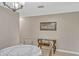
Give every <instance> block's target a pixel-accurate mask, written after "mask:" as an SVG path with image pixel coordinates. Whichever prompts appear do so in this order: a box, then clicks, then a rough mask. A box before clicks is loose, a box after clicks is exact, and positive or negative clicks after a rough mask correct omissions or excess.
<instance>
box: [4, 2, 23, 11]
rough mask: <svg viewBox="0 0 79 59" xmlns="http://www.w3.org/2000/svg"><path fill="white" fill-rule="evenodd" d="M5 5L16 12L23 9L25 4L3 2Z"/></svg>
mask: <svg viewBox="0 0 79 59" xmlns="http://www.w3.org/2000/svg"><path fill="white" fill-rule="evenodd" d="M3 5H4V6H5V7H7V8H9V9H11V10H12V11H13V12H15V11H17V10H19V9H22V8H23V6H24V2H3Z"/></svg>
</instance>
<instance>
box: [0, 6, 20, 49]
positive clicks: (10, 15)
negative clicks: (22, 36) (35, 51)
mask: <svg viewBox="0 0 79 59" xmlns="http://www.w3.org/2000/svg"><path fill="white" fill-rule="evenodd" d="M18 34H19V14H18V13H15V12H12V11H10V10H8V9H6V8H3V7H0V49H2V48H6V47H9V46H12V45H16V44H18V43H19V35H18Z"/></svg>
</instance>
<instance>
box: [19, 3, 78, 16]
mask: <svg viewBox="0 0 79 59" xmlns="http://www.w3.org/2000/svg"><path fill="white" fill-rule="evenodd" d="M38 6H44V8H38ZM75 11H79V2H26V3H25V5H24V7H23V9H20V10H19V11H18V12H19V13H20V16H21V17H30V16H39V15H48V14H57V13H66V12H75Z"/></svg>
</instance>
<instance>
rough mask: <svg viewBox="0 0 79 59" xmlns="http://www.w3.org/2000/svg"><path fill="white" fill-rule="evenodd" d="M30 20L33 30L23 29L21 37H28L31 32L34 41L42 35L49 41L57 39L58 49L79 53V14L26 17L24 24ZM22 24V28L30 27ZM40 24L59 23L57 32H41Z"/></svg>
mask: <svg viewBox="0 0 79 59" xmlns="http://www.w3.org/2000/svg"><path fill="white" fill-rule="evenodd" d="M28 20H29V22H30V23H29V24H30V28H31V30H30V31H27V30H25V28H21V30H22V31H21V36H22V35H25V36H24V37H28V36H26V35H27V34H26V33H27V32H30V33H29V35H30V34H32V36H31V37H32V39H31V40H33V41H34V40H37V39H38V38H39V36H41V35H42V36H45V37H47V38H49V39H56V40H57V48H58V49H64V50H69V51H74V52H79V46H78V45H79V12H73V13H63V14H55V15H47V16H36V17H28V18H26V17H25V18H24V19H23V21H22V22H28ZM22 22H21V25H23V26H22V27H24V26H25V27H26V28H28V27H29V26H28V25H27V23H22ZM40 22H57V31H40ZM26 25H27V26H26ZM21 40H22V39H21ZM26 40H27V39H26ZM27 42H28V41H27ZM27 42H26V43H27Z"/></svg>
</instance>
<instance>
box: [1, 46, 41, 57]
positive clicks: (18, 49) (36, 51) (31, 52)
mask: <svg viewBox="0 0 79 59" xmlns="http://www.w3.org/2000/svg"><path fill="white" fill-rule="evenodd" d="M39 55H41V50H40V48H38V47H37V46H34V45H16V46H12V47H8V48H5V49H2V50H0V56H39Z"/></svg>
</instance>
